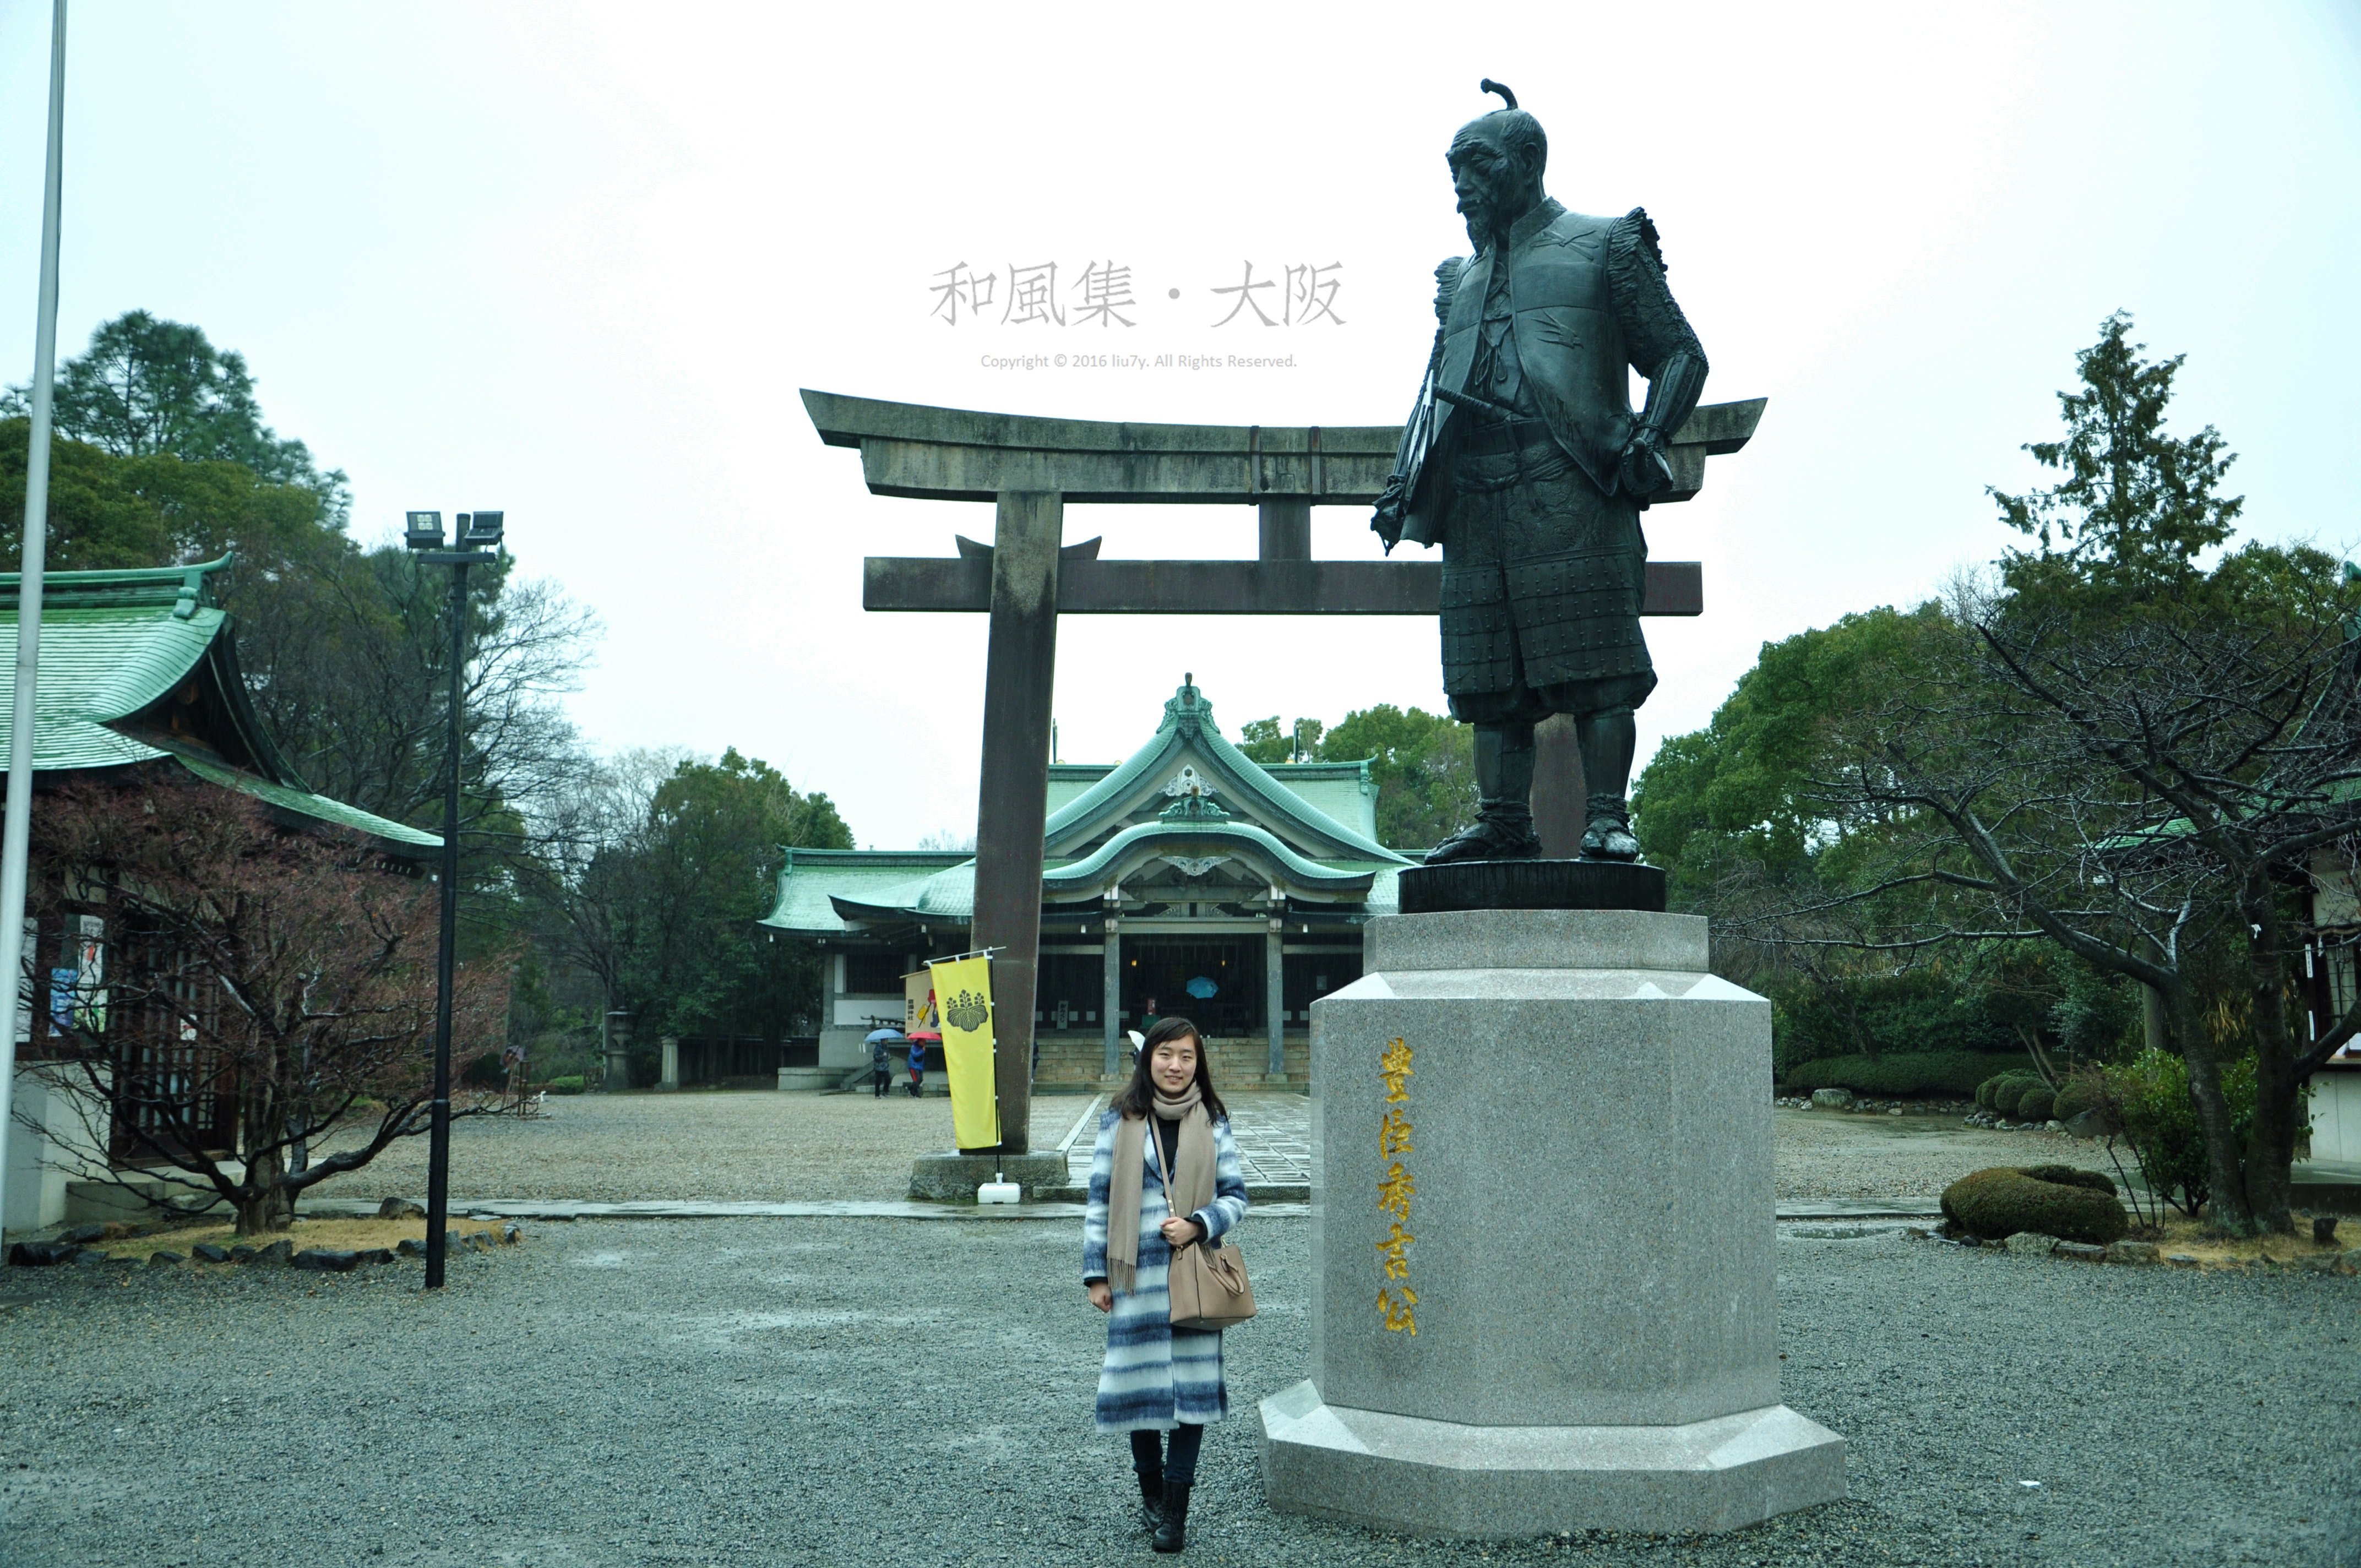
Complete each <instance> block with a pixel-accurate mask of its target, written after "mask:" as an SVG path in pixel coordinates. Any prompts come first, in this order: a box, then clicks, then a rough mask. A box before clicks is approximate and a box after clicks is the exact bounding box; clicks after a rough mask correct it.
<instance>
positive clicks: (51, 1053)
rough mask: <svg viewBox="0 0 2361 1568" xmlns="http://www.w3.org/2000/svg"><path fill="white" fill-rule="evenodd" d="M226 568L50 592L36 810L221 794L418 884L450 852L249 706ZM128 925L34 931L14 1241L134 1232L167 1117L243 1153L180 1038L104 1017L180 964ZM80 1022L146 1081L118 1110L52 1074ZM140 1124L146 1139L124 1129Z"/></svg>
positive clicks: (207, 565) (9, 679)
mask: <svg viewBox="0 0 2361 1568" xmlns="http://www.w3.org/2000/svg"><path fill="white" fill-rule="evenodd" d="M230 564H231V563H230V558H229V557H228V556H224V557H223V558H222V559H220V560H218V561H205V562H192V563H190V564H188V565H178V566H159V567H154V568H143V569H137V570H131V571H92V572H51V573H49V576H48V581H47V587H46V591H45V593H44V594H43V597H42V608H41V641H40V681H39V684H38V689H37V690H36V692H35V694H34V727H33V788H34V791H35V794H36V795H37V796H38V795H39V794H40V793H41V792H43V791H46V790H50V789H55V788H57V787H59V786H60V785H63V784H76V783H81V784H109V783H111V784H116V785H120V786H125V787H129V786H133V785H137V784H142V783H148V782H154V781H158V780H170V781H172V782H175V783H178V784H185V785H188V786H190V787H194V788H211V789H217V790H222V791H226V792H229V793H232V794H236V795H245V796H247V797H248V798H250V799H252V800H255V801H257V802H258V803H260V805H261V806H262V809H263V812H264V815H265V817H267V819H268V820H269V822H270V823H271V824H272V825H273V826H274V827H275V828H278V829H279V830H281V831H287V832H305V831H319V830H335V831H340V832H343V833H347V834H357V835H359V836H360V838H361V841H363V842H365V843H366V844H368V846H369V847H370V848H371V849H372V850H375V851H376V854H377V856H378V858H379V861H380V862H381V863H382V864H383V865H385V866H386V867H387V868H388V869H390V870H395V871H407V872H423V871H424V869H425V868H426V866H427V864H428V862H429V861H432V860H434V858H435V857H436V856H438V855H439V854H440V852H441V850H442V847H443V840H442V839H440V838H439V837H437V836H436V835H434V834H433V833H427V832H423V831H421V830H420V829H418V828H412V827H408V826H406V825H405V824H402V823H400V822H393V821H389V820H387V819H386V818H385V817H378V816H375V815H373V814H371V813H369V812H367V811H363V810H361V809H360V808H359V807H357V806H348V805H346V804H345V803H344V802H343V801H339V800H334V799H331V798H329V797H328V796H326V795H319V794H317V793H315V792H314V791H313V789H312V787H311V785H310V784H307V783H305V782H304V780H303V778H302V775H301V774H300V773H297V772H296V771H295V768H294V766H293V764H292V763H291V762H289V761H288V760H287V758H286V757H285V755H284V754H282V753H281V752H280V750H279V748H278V746H277V744H276V743H275V742H274V741H273V740H272V739H271V736H270V732H269V730H268V729H266V728H265V727H264V725H263V723H262V718H261V716H260V715H259V714H258V713H257V712H256V711H255V708H254V704H253V703H252V701H251V700H250V699H249V698H248V697H247V687H246V680H245V677H244V676H243V675H242V674H240V673H239V670H238V663H237V646H236V636H235V632H236V629H235V627H234V625H233V623H232V621H231V619H230V616H229V614H228V612H227V611H225V610H224V609H222V608H221V607H220V606H219V605H218V604H217V603H216V602H215V600H214V588H215V586H216V579H217V578H218V577H220V576H222V575H223V574H224V573H225V571H226V570H227V569H228V567H229V566H230ZM19 584H20V579H19V578H18V577H17V576H16V575H15V574H13V573H11V574H7V575H0V647H6V648H11V649H13V648H14V647H16V620H17V609H18V601H17V593H18V588H19ZM15 710H16V663H15V661H14V660H13V659H11V660H0V747H5V744H6V743H7V738H8V734H9V730H10V729H11V728H12V727H13V725H14V723H15V718H14V715H15ZM36 809H37V810H38V806H36ZM125 925H126V916H125V914H124V912H123V911H122V910H120V909H118V908H115V907H112V906H110V905H108V904H106V903H104V902H93V903H72V904H68V905H65V906H64V908H63V909H62V910H61V911H52V912H49V913H45V914H38V915H34V916H27V918H26V921H25V928H26V935H27V940H28V944H29V948H28V950H27V953H26V955H25V959H26V967H27V970H30V971H31V972H30V974H29V975H28V976H27V980H26V981H24V982H22V991H21V992H20V994H21V995H22V996H23V998H24V999H25V1002H26V1003H27V1006H26V1009H25V1011H24V1013H23V1014H20V1015H19V1018H18V1021H17V1025H16V1062H17V1066H16V1076H15V1080H14V1084H13V1094H12V1098H13V1101H14V1110H15V1115H14V1125H13V1126H12V1128H11V1129H10V1135H9V1139H8V1168H7V1171H6V1173H5V1185H0V1221H5V1226H6V1228H7V1229H8V1230H9V1231H12V1232H23V1231H34V1230H39V1229H41V1228H43V1227H45V1226H49V1225H54V1224H57V1223H60V1222H63V1223H81V1222H83V1221H86V1220H97V1219H121V1218H126V1217H130V1216H132V1215H135V1214H137V1212H138V1207H139V1205H138V1201H137V1199H136V1198H131V1197H126V1192H128V1191H130V1190H132V1184H130V1183H128V1182H127V1181H126V1177H125V1173H126V1171H130V1170H135V1169H136V1168H138V1167H140V1166H142V1165H146V1164H150V1163H153V1162H152V1160H151V1159H150V1157H149V1155H148V1145H147V1144H146V1143H144V1142H142V1141H141V1137H140V1136H139V1135H138V1134H139V1133H140V1132H144V1133H145V1134H146V1135H148V1136H150V1137H153V1136H156V1135H159V1129H160V1128H162V1127H163V1126H165V1125H167V1123H166V1122H165V1120H164V1119H163V1118H162V1117H161V1115H160V1113H159V1109H158V1108H159V1107H160V1106H161V1105H162V1104H163V1103H164V1102H165V1101H166V1100H168V1099H171V1100H177V1101H178V1102H179V1104H180V1109H181V1115H182V1116H183V1117H184V1118H185V1123H186V1124H187V1125H191V1126H193V1127H195V1128H197V1129H198V1130H199V1131H200V1133H201V1134H203V1135H217V1136H218V1138H219V1139H220V1146H221V1147H222V1148H223V1149H225V1150H226V1148H227V1147H228V1146H229V1145H230V1142H231V1140H232V1135H233V1132H234V1126H235V1119H236V1115H237V1104H236V1096H235V1094H233V1093H230V1092H227V1091H223V1092H220V1093H195V1092H194V1091H191V1090H189V1089H188V1088H187V1087H186V1086H187V1085H190V1084H192V1083H200V1082H208V1083H209V1082H212V1081H213V1080H212V1075H211V1074H209V1073H207V1072H205V1071H203V1070H201V1064H200V1062H199V1059H198V1051H199V1047H195V1046H192V1045H190V1044H188V1043H187V1040H188V1036H187V1035H186V1034H185V1033H184V1032H183V1031H182V1030H181V1028H180V1027H179V1026H178V1025H177V1023H176V1021H175V1020H174V1019H173V1018H172V1017H170V1016H169V1015H168V1014H165V1013H164V1012H163V1011H162V1010H160V1009H159V1008H157V1007H156V1006H154V1005H153V1004H152V1003H151V1004H144V1005H140V1006H125V1005H123V1004H122V1003H120V1002H119V1001H118V1002H117V1003H115V1005H113V1006H112V1007H110V1006H109V1005H108V1000H107V999H108V996H109V992H110V982H112V985H113V986H121V985H122V984H124V982H125V981H126V979H128V978H131V977H137V979H138V980H139V981H140V983H139V985H137V987H135V988H134V989H135V992H146V991H152V990H153V989H155V987H156V984H157V982H156V981H155V978H154V976H155V974H156V972H157V971H156V970H155V969H154V968H153V967H152V966H153V965H154V964H156V963H159V962H162V963H173V962H176V961H177V959H176V957H175V956H174V955H171V954H169V953H159V952H157V951H154V950H152V949H150V948H148V946H147V945H146V944H143V943H141V942H139V941H137V940H133V939H131V938H132V937H133V936H135V935H136V933H130V932H126V929H125ZM186 983H187V985H188V986H189V987H190V988H191V992H192V999H193V1000H194V1001H195V1002H196V1004H198V1005H200V1006H203V1007H206V1008H219V1007H221V1006H223V1005H225V999H224V995H223V993H221V992H220V991H219V982H218V981H214V980H212V979H210V978H208V979H205V980H203V981H188V982H186ZM200 988H201V989H200ZM85 1010H86V1011H85ZM77 1015H80V1016H81V1018H82V1022H81V1024H80V1025H78V1026H80V1027H82V1028H84V1029H89V1028H92V1027H93V1025H92V1024H90V1023H89V1022H88V1019H89V1018H90V1017H91V1016H93V1015H95V1016H96V1017H97V1018H99V1019H101V1020H103V1022H100V1023H98V1024H97V1025H95V1028H97V1029H99V1030H103V1031H104V1039H105V1040H106V1041H107V1042H108V1043H109V1044H110V1045H111V1046H112V1047H113V1051H114V1058H115V1064H114V1073H115V1080H116V1082H117V1083H118V1084H120V1083H121V1082H122V1081H123V1080H124V1079H125V1078H126V1077H129V1078H132V1079H134V1080H137V1081H139V1082H140V1083H141V1084H143V1085H144V1087H143V1088H142V1090H141V1091H140V1093H139V1094H138V1095H137V1096H127V1097H125V1098H123V1099H121V1100H118V1101H117V1102H115V1105H114V1106H113V1107H112V1108H110V1107H109V1106H107V1105H104V1104H101V1103H98V1102H96V1101H94V1100H93V1099H91V1098H90V1097H89V1096H87V1095H86V1094H85V1093H84V1092H83V1091H82V1090H81V1089H80V1088H79V1087H78V1085H79V1083H80V1081H81V1080H80V1079H79V1077H78V1075H77V1072H76V1071H69V1070H67V1069H65V1068H64V1067H63V1066H62V1065H61V1064H60V1060H59V1056H60V1050H61V1048H62V1047H61V1042H62V1041H63V1040H64V1039H65V1038H66V1037H67V1025H69V1024H71V1023H72V1022H73V1020H74V1019H75V1018H76V1016H77ZM126 1104H128V1105H134V1106H137V1107H140V1108H139V1109H137V1111H136V1112H134V1111H126V1110H125V1109H124V1107H125V1106H126ZM132 1114H137V1116H139V1117H140V1118H141V1120H142V1126H141V1127H140V1128H137V1129H135V1128H134V1127H133V1126H132V1125H131V1124H129V1123H127V1122H126V1120H125V1119H124V1118H125V1117H126V1116H127V1115H132ZM154 1190H156V1191H161V1190H163V1189H161V1188H160V1187H159V1188H156V1189H154Z"/></svg>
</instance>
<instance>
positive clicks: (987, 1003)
mask: <svg viewBox="0 0 2361 1568" xmlns="http://www.w3.org/2000/svg"><path fill="white" fill-rule="evenodd" d="M927 967H928V969H930V970H933V971H934V975H935V1003H936V1008H937V1014H938V1016H939V1017H940V1018H941V1020H942V1030H943V1068H944V1070H945V1071H946V1072H947V1073H948V1074H949V1075H950V1082H951V1137H952V1141H953V1142H955V1143H957V1144H958V1145H959V1146H960V1147H961V1148H962V1149H989V1148H997V1147H999V1146H1000V1095H999V1093H998V1092H997V1091H996V1089H995V1087H994V1083H993V1077H992V1041H993V1035H992V960H991V959H989V958H984V957H981V956H979V957H976V958H972V959H951V960H950V961H949V962H948V963H939V964H929V965H928V966H927Z"/></svg>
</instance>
